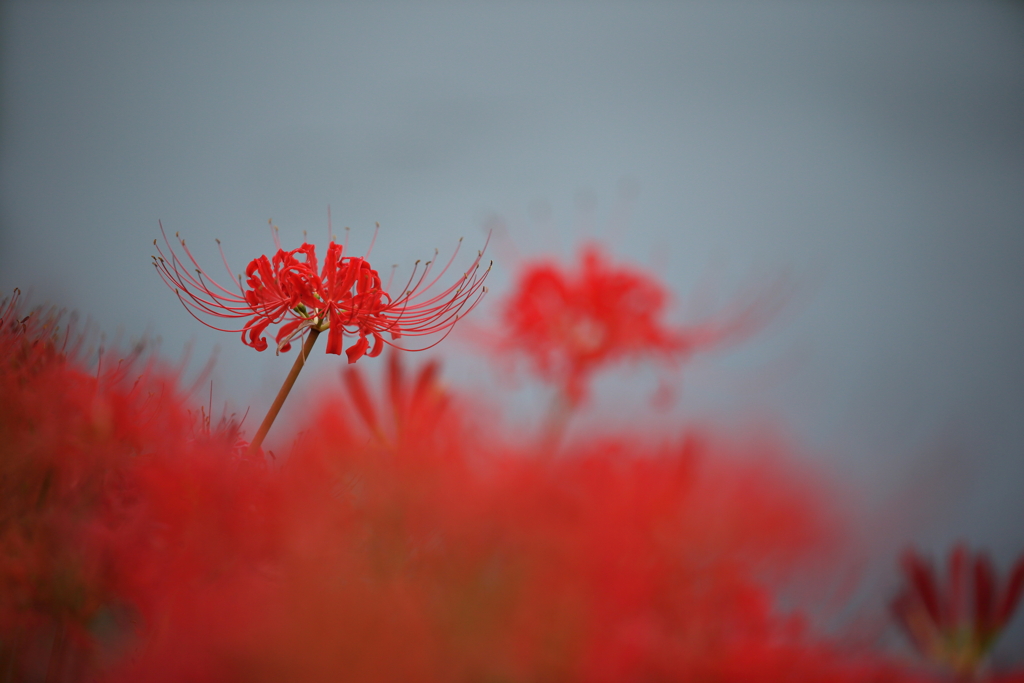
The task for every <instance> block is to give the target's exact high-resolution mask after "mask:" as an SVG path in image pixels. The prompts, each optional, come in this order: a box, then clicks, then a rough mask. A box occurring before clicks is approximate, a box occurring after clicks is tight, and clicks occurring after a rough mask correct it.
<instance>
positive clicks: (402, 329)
mask: <svg viewBox="0 0 1024 683" xmlns="http://www.w3.org/2000/svg"><path fill="white" fill-rule="evenodd" d="M160 231H161V233H163V225H161V226H160ZM163 234H164V242H165V244H166V245H167V250H168V251H167V254H165V253H164V252H163V250H162V249H160V246H159V244H157V241H156V240H154V241H153V244H154V245H156V247H157V251H158V253H159V256H154V257H153V264H154V265H155V266H156V269H157V272H158V273H159V274H160V276H161V277H162V278H163V280H164V282H165V283H166V284H167V285H168V286H169V287H171V288H172V289H174V290H175V292H176V293H177V295H178V298H179V299H181V302H182V303H183V304H185V306H186V308H188V310H189V312H190V313H192V315H193V317H195V318H196V319H197V320H199V321H200V322H202V323H203V324H204V325H207V326H208V327H211V328H213V329H216V330H221V331H224V332H241V333H242V343H244V344H245V345H246V346H251V347H252V348H254V349H256V350H257V351H263V350H264V349H266V348H267V340H266V338H265V337H263V333H264V331H265V330H266V329H267V327H269V326H270V325H280V328H278V332H277V336H276V339H275V341H276V342H277V350H278V352H281V351H288V350H289V349H290V348H291V342H292V341H293V340H294V339H296V338H303V337H305V335H306V334H307V333H308V332H310V331H314V330H315V331H316V332H318V333H319V332H323V331H325V330H328V331H329V332H328V337H327V353H333V354H339V355H340V354H341V350H342V347H343V344H344V336H345V335H346V334H349V335H354V336H356V337H357V339H356V341H355V343H354V344H352V345H351V346H349V347H348V348H347V349H345V353H346V354H347V355H348V362H349V363H355V362H356V361H357V360H359V359H360V358H362V357H363V356H364V355H368V356H370V357H374V356H377V355H379V354H380V352H381V351H382V350H383V348H384V344H391V342H392V341H394V340H397V339H399V338H401V337H409V336H413V337H415V336H424V335H431V334H435V333H439V332H443V333H445V334H447V333H448V332H449V331H450V330H451V329H452V327H453V326H454V325H455V323H456V322H458V320H459V319H460V318H461V317H462V316H464V315H466V314H467V313H468V312H469V311H470V310H472V309H473V307H474V306H476V304H477V303H478V302H479V301H480V298H481V297H482V296H483V294H484V293H485V292H486V291H487V289H486V287H484V286H483V283H484V280H485V279H486V277H487V273H488V272H489V271H490V268H489V267H488V268H487V269H484V270H483V272H481V271H480V261H481V259H482V257H483V251H480V252H478V253H477V257H476V260H474V261H473V263H472V264H471V266H470V268H469V269H468V270H467V271H466V272H465V273H463V275H462V277H461V278H459V279H458V281H456V282H455V283H454V284H452V285H451V286H450V287H448V288H447V289H444V290H443V291H439V292H437V293H435V294H433V295H430V294H429V292H430V291H431V290H432V289H433V288H434V286H435V285H436V284H437V283H438V281H439V280H440V279H441V278H442V277H443V276H444V274H445V273H446V272H447V271H448V269H449V267H451V264H452V262H453V261H454V260H455V255H456V254H458V251H459V250H458V248H456V250H455V253H453V254H452V257H451V259H449V260H448V263H447V264H445V266H444V267H443V268H442V269H441V272H440V273H437V275H436V276H433V277H432V276H431V271H432V267H433V265H434V262H433V261H428V262H426V263H425V264H424V265H423V268H422V269H421V268H420V262H419V261H417V262H416V267H415V268H414V269H413V272H412V275H411V276H410V277H409V281H408V282H407V283H406V285H405V287H404V288H402V290H401V292H399V293H398V294H396V295H392V294H389V293H388V291H387V290H388V289H390V283H389V286H387V287H385V286H384V285H383V283H382V281H381V278H380V275H379V274H378V272H377V271H376V270H374V269H373V268H372V267H371V266H370V264H369V262H368V261H367V260H366V259H365V258H363V257H353V256H344V255H343V252H344V250H345V248H344V246H343V245H341V244H337V243H335V242H333V241H332V242H331V243H330V245H328V247H327V257H326V260H325V262H324V265H323V268H322V269H320V270H318V266H317V258H316V248H315V247H314V246H313V245H312V244H308V243H307V244H303V245H302V246H301V247H299V248H298V249H293V250H291V251H285V250H284V249H282V248H281V245H280V243H279V242H278V243H277V246H278V250H277V253H276V254H274V256H273V257H272V258H268V257H267V256H260V257H259V258H256V259H253V260H252V261H251V262H250V263H249V265H248V266H247V267H246V269H245V280H244V284H243V278H242V276H239V277H238V278H237V281H238V289H237V291H236V290H235V289H234V287H232V288H230V289H229V288H227V287H223V286H221V285H220V284H218V283H217V282H216V281H214V280H213V279H212V278H211V277H210V276H209V275H208V274H207V273H206V272H205V271H204V270H203V269H202V268H201V267H200V266H199V264H198V263H197V262H196V260H195V258H194V257H193V256H192V253H191V252H190V251H189V249H188V247H187V246H186V245H185V240H183V239H181V238H180V237H178V239H179V242H180V244H181V247H182V249H183V250H184V252H185V255H186V257H187V259H188V261H189V262H190V263H191V265H189V264H187V263H185V262H184V261H183V260H182V259H179V258H178V256H177V254H176V253H175V252H174V250H173V248H172V247H171V244H170V241H169V240H168V239H167V235H166V233H163ZM176 237H177V235H176ZM274 239H275V242H277V235H276V233H275V235H274ZM217 244H218V245H219V244H220V240H218V241H217ZM460 244H461V240H460ZM485 248H486V245H485ZM221 257H222V259H223V260H224V267H225V268H226V269H227V271H228V274H229V275H230V276H231V279H232V280H233V281H234V280H235V279H236V278H235V275H234V274H233V273H232V272H231V268H230V267H229V266H228V265H227V259H226V258H224V254H223V250H222V251H221ZM192 270H194V271H195V275H193V274H192V272H191V271H192ZM201 316H203V317H213V318H225V319H247V320H246V322H245V324H244V325H243V326H242V327H241V328H239V329H224V328H221V327H216V326H214V325H210V324H209V323H207V322H205V321H204V320H203V319H202V317H201ZM385 335H387V336H389V337H390V340H389V339H386V338H385ZM371 338H372V340H373V345H372V348H371V345H370V339H371ZM435 343H436V342H435ZM431 346H432V345H431ZM426 348H430V347H429V346H428V347H426Z"/></svg>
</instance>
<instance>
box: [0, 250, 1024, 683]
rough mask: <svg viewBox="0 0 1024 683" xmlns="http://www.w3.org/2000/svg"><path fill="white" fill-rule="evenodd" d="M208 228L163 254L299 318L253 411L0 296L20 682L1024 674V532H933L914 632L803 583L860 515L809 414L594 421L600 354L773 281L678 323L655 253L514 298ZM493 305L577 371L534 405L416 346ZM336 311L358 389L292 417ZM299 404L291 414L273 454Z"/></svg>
mask: <svg viewBox="0 0 1024 683" xmlns="http://www.w3.org/2000/svg"><path fill="white" fill-rule="evenodd" d="M183 248H184V242H180V247H179V246H176V247H174V248H172V246H171V244H170V243H166V245H165V248H163V249H162V251H161V256H160V257H159V258H157V259H156V265H157V269H158V271H159V272H160V274H161V275H162V276H163V277H164V278H165V280H166V281H167V282H168V283H169V284H170V285H171V287H172V289H173V290H174V291H175V292H176V293H177V295H178V296H179V298H181V300H182V301H183V303H185V304H186V306H188V307H189V310H190V312H192V313H193V315H195V316H196V317H197V318H199V319H200V320H202V321H203V322H206V323H207V324H209V325H211V326H213V327H216V328H218V329H228V330H229V331H234V332H236V333H240V334H241V335H242V341H243V343H245V344H246V345H248V346H251V347H253V348H254V349H256V350H263V349H267V348H268V346H269V345H268V342H267V341H266V339H265V338H264V336H263V335H264V333H265V331H266V330H268V329H269V328H271V327H272V326H277V328H276V329H277V333H276V340H275V342H274V344H275V346H276V348H277V350H278V351H279V352H280V353H289V352H290V353H291V354H293V355H294V356H295V360H294V365H293V367H292V372H291V373H290V374H289V380H288V381H286V383H285V387H283V388H282V392H281V394H280V395H279V402H278V403H276V404H275V405H276V409H272V410H271V413H272V414H270V415H268V416H267V419H265V420H264V423H263V425H262V427H261V429H260V432H259V434H258V435H257V436H256V437H249V436H247V434H246V433H244V431H243V429H242V428H241V426H240V425H239V424H238V423H237V422H236V421H234V420H232V419H230V418H224V419H220V420H217V419H215V418H214V417H213V416H212V415H211V414H210V412H211V411H210V409H209V408H208V407H207V406H205V405H203V402H202V401H201V400H200V399H196V398H195V392H193V391H191V390H189V388H188V387H185V386H183V384H182V379H181V374H182V373H181V369H180V368H174V367H171V366H170V365H168V364H166V363H164V362H163V361H161V360H160V359H159V358H156V357H152V356H149V355H147V354H145V353H144V352H142V351H138V350H135V351H133V350H130V349H129V350H120V351H111V350H108V351H106V352H105V353H103V354H102V355H100V356H99V357H100V358H101V361H100V362H99V363H98V364H97V363H96V360H95V359H96V357H97V353H96V350H95V349H93V348H90V338H89V335H87V334H83V333H81V332H80V331H76V328H75V325H74V321H73V320H72V319H71V318H69V317H68V316H65V315H64V314H62V313H61V312H60V311H57V310H55V309H50V310H46V309H28V308H26V307H25V306H24V305H23V303H22V302H21V301H19V299H18V295H17V293H16V294H15V295H14V296H13V297H10V298H9V299H7V300H6V301H5V302H4V303H3V304H2V305H0V683H6V682H8V681H111V682H119V681H167V682H171V681H174V682H181V681H210V682H211V683H212V682H231V681H239V682H241V681H253V682H256V681H285V680H287V681H393V682H399V681H401V682H413V681H424V682H426V681H452V682H456V681H459V682H463V681H464V682H467V683H468V682H481V683H483V682H491V683H498V682H509V683H512V682H519V681H523V682H525V681H531V682H540V681H552V682H555V681H566V682H568V681H580V682H587V683H590V682H594V683H599V682H608V683H613V682H615V683H617V682H633V681H635V682H640V681H645V682H653V681H722V682H725V681H737V682H740V681H794V682H795V681H878V682H882V681H892V682H909V681H940V680H1001V681H1024V673H1022V672H1020V671H1016V672H1014V671H992V670H991V668H990V667H989V666H988V663H987V654H988V652H989V650H990V649H991V646H992V645H993V643H994V642H995V641H996V639H997V637H998V635H999V632H1000V631H1001V630H1002V629H1003V627H1004V626H1005V625H1006V624H1007V623H1008V622H1009V620H1010V619H1011V618H1012V617H1013V613H1014V609H1015V607H1016V605H1017V603H1018V602H1019V599H1020V596H1021V591H1022V589H1024V560H1021V561H1019V562H1018V563H1017V564H1016V565H1015V566H1014V567H1012V568H1003V569H1002V570H997V569H996V568H995V567H993V566H992V564H991V562H990V561H989V560H988V559H987V558H986V556H985V555H984V554H982V553H979V554H977V555H972V554H971V553H969V552H968V551H967V550H966V549H965V548H957V549H955V550H954V551H953V553H952V556H951V560H950V570H949V571H948V572H945V571H943V572H938V573H936V571H935V569H934V568H933V567H932V566H931V565H929V564H928V562H927V560H925V559H924V558H921V557H919V556H917V555H916V554H914V553H912V552H908V554H907V555H906V557H905V558H904V571H905V574H906V579H905V581H906V584H905V590H904V591H903V592H902V593H901V594H899V595H897V596H892V597H893V603H892V604H893V609H892V619H893V620H895V622H896V623H898V624H899V625H900V626H901V627H902V628H903V630H904V633H905V636H906V642H907V643H908V645H909V646H911V647H913V648H914V650H913V651H914V652H916V653H917V655H918V656H917V658H916V659H911V658H910V657H909V656H898V655H897V654H893V651H890V650H881V649H874V648H872V647H869V646H866V645H864V644H863V639H861V638H858V639H853V638H847V637H845V636H844V634H843V633H841V632H840V633H836V632H834V631H827V630H825V629H821V628H818V627H816V626H815V625H814V624H813V620H812V619H811V618H810V617H809V616H808V615H806V614H805V613H804V612H803V608H802V607H801V606H800V605H795V606H794V605H791V604H789V605H787V606H785V607H784V606H783V605H784V604H785V603H786V600H785V599H784V598H785V597H786V595H787V593H786V591H787V587H791V586H792V585H794V583H800V582H811V581H814V580H815V579H814V577H815V576H820V575H821V573H822V572H827V570H828V568H829V566H830V564H829V563H830V560H829V558H830V557H832V556H833V553H834V551H835V550H836V546H837V545H838V544H841V543H842V538H843V529H844V527H845V525H846V524H847V523H848V522H849V520H844V519H843V518H842V514H841V512H840V511H839V510H838V509H835V506H834V505H833V503H832V502H831V501H832V499H833V497H832V495H831V493H830V492H831V484H830V482H829V479H828V473H827V472H811V471H808V468H807V464H806V462H804V463H798V462H796V460H795V459H794V458H792V457H791V455H790V454H789V453H788V452H787V447H786V445H785V444H783V443H780V442H779V441H778V440H776V439H769V438H754V437H751V438H746V439H741V438H738V437H735V436H730V435H724V434H716V433H714V432H713V431H712V430H709V429H697V428H693V427H687V426H685V425H682V426H676V427H675V428H673V429H668V428H663V429H661V430H660V431H655V430H651V429H645V430H643V431H640V430H633V431H628V430H621V429H617V430H609V431H607V432H604V433H602V432H600V431H595V432H592V433H589V434H587V435H586V437H585V438H570V437H569V436H567V431H566V424H567V422H568V421H569V420H570V419H572V417H573V416H574V415H575V414H577V413H578V412H581V411H585V410H586V406H587V398H588V393H589V388H590V384H591V381H592V380H593V378H594V377H595V376H596V375H597V374H598V373H600V372H602V371H603V370H605V369H606V368H608V367H610V366H613V365H618V364H621V363H626V362H637V361H650V362H669V363H681V362H684V361H685V360H686V359H687V358H688V357H690V356H691V355H692V354H694V353H699V352H700V351H702V350H703V349H706V348H710V347H713V346H715V345H716V344H719V343H722V342H723V341H725V340H730V339H735V338H737V337H738V336H743V335H746V334H747V333H748V332H750V331H751V330H753V329H754V328H756V326H757V321H756V318H757V312H756V311H753V312H752V311H751V310H745V311H744V312H743V313H742V314H740V315H735V316H732V317H729V318H722V319H713V320H709V321H704V322H702V323H700V324H694V325H693V326H690V327H681V326H674V325H672V324H670V323H668V322H667V313H668V302H669V293H668V292H667V291H666V290H665V288H664V287H663V286H662V285H661V284H660V283H659V282H658V280H657V279H656V278H655V277H653V276H652V275H651V274H649V273H647V272H645V271H643V270H641V269H638V268H634V267H630V266H625V265H621V264H617V263H616V262H615V259H613V258H612V257H611V256H609V255H607V254H606V253H604V252H603V251H602V250H601V249H600V248H599V247H597V246H591V247H588V248H586V249H585V250H583V251H582V256H581V259H580V263H579V264H571V263H570V264H565V263H559V262H554V261H537V262H527V263H524V264H523V265H522V268H521V272H519V274H518V277H517V279H516V282H517V286H516V289H515V291H514V292H513V294H512V295H511V296H510V297H508V298H507V299H505V300H496V301H493V302H492V301H491V300H490V299H489V298H487V297H483V295H484V293H485V292H486V290H485V289H484V279H485V278H486V269H485V267H484V266H483V263H484V261H482V256H481V255H477V256H475V257H474V258H475V260H473V261H472V262H471V264H470V265H469V266H468V268H467V269H466V270H454V268H455V266H454V265H453V263H454V261H451V262H449V263H448V265H447V266H444V265H442V264H438V266H437V267H433V266H432V264H429V263H428V264H425V270H424V269H423V268H421V269H419V271H418V272H416V273H414V274H413V276H412V277H411V278H410V280H409V282H408V283H407V284H405V285H404V287H403V286H401V283H399V285H398V286H397V287H394V288H393V287H392V286H391V284H392V283H385V282H383V280H382V278H381V277H380V276H379V275H378V273H377V271H376V270H374V269H373V268H372V267H371V266H370V265H369V263H368V262H367V261H366V259H364V258H358V257H350V256H348V255H347V254H344V250H343V248H342V247H341V246H340V245H334V244H332V245H331V247H330V248H329V249H328V251H327V254H326V256H325V261H324V263H323V264H322V266H323V267H322V268H320V264H318V262H317V260H316V254H315V250H314V248H313V247H312V246H311V245H303V246H302V247H300V248H299V249H296V250H293V251H285V250H284V249H280V248H279V249H278V251H277V253H276V254H275V255H273V256H270V257H266V256H264V257H261V258H259V259H255V260H253V261H252V263H251V264H250V265H249V266H248V267H247V268H246V269H245V271H244V276H242V277H241V278H236V277H235V275H234V274H233V273H230V271H229V279H228V280H226V281H228V282H229V283H230V285H227V286H221V285H218V284H217V283H216V281H215V280H214V279H213V278H212V277H211V276H210V275H209V274H207V272H206V271H205V270H203V269H202V268H201V267H199V264H196V263H194V261H192V260H191V256H190V255H189V254H188V252H187V249H185V250H184V251H183ZM236 282H237V287H236V286H234V285H235V283H236ZM481 297H483V298H481ZM478 304H479V305H480V306H491V305H493V306H495V307H496V310H500V311H501V312H502V317H501V319H502V320H503V325H504V327H503V328H502V329H500V330H496V331H495V333H494V335H493V337H494V340H495V341H494V343H493V344H492V348H488V349H484V351H485V352H486V353H488V354H502V355H508V356H510V357H515V358H518V359H520V360H521V361H522V362H521V363H520V366H521V367H523V368H525V369H526V370H527V371H529V372H532V373H533V374H534V375H535V376H536V377H537V378H538V379H539V380H541V381H543V382H546V383H547V384H548V385H549V386H550V389H551V392H552V395H553V396H554V399H553V400H552V402H551V405H550V407H547V408H545V410H546V411H547V412H546V413H545V414H544V415H543V416H542V417H541V418H540V423H541V425H542V426H541V427H539V428H538V429H537V430H536V433H529V434H521V433H516V431H515V430H512V429H509V428H508V426H507V425H502V424H500V423H499V418H498V417H496V415H498V414H500V410H486V409H482V406H493V405H494V403H495V401H497V402H498V403H499V404H500V397H494V396H488V397H486V398H484V397H480V396H475V395H472V393H471V392H464V391H460V390H459V389H458V388H457V387H451V386H449V385H447V384H446V383H445V382H444V381H442V378H443V368H442V367H441V366H440V365H439V364H438V363H437V362H436V361H435V360H433V359H431V358H430V356H429V352H427V353H424V354H419V355H414V354H410V353H408V351H407V350H406V349H409V348H419V347H416V346H411V347H404V346H403V343H404V342H405V341H406V340H407V339H409V338H413V337H416V336H418V335H432V336H433V337H429V336H428V337H425V339H427V341H428V343H429V342H430V341H431V340H433V341H436V338H438V337H440V336H442V335H444V334H445V333H446V332H447V331H448V330H450V329H451V327H452V326H453V325H455V324H456V323H457V322H458V321H459V320H460V319H461V318H462V317H463V316H464V315H466V314H467V313H468V312H469V311H470V310H471V309H472V308H473V307H474V306H477V305H478ZM183 315H184V312H183ZM232 321H235V322H237V325H235V324H233V323H232ZM322 332H327V335H328V341H327V344H326V351H327V353H328V354H337V355H338V358H337V361H336V362H337V367H338V370H337V373H338V374H337V381H336V383H335V385H334V389H333V390H327V391H324V393H323V395H319V396H316V397H315V398H313V399H310V401H309V403H310V405H315V406H316V409H315V410H313V411H311V412H309V413H308V414H307V415H305V417H304V419H303V421H302V423H300V424H285V423H283V422H281V421H277V422H275V417H276V414H277V413H276V410H277V409H279V408H280V403H283V402H284V401H285V399H286V398H287V396H288V393H289V390H290V389H291V386H292V384H294V383H295V382H296V379H297V378H298V377H299V375H300V371H301V370H302V368H303V365H304V362H305V358H306V357H307V356H308V355H309V354H310V353H314V352H316V351H318V350H319V349H318V347H316V346H315V341H316V339H317V335H319V334H320V333H322ZM293 342H301V345H300V344H298V343H296V344H294V345H293ZM389 345H390V346H393V347H395V348H386V347H388V346H389ZM426 345H427V343H425V344H422V345H421V346H426ZM300 346H301V348H300ZM343 350H344V351H345V353H346V355H345V356H341V352H342V351H343ZM330 359H331V360H332V361H334V360H335V359H334V356H333V355H332V356H331V358H330ZM373 359H375V360H373ZM346 361H347V362H346ZM282 362H287V360H285V359H282ZM368 363H379V364H382V365H383V366H384V367H383V369H384V371H383V372H382V373H380V380H379V381H372V380H371V379H369V377H370V375H369V374H367V373H365V372H364V370H363V368H364V366H365V365H366V364H368ZM373 376H376V375H373ZM299 384H300V386H301V380H299ZM642 409H643V408H642V407H637V409H636V410H637V412H638V413H639V412H640V411H642ZM622 410H623V412H625V413H628V412H629V411H630V408H629V406H623V407H622ZM271 428H273V429H274V430H275V432H278V431H279V432H280V433H281V434H287V435H289V436H290V437H291V444H292V445H291V447H290V449H289V450H288V451H287V452H286V453H277V454H275V457H274V458H270V457H269V456H268V454H265V453H264V452H263V450H262V448H261V442H262V436H265V435H266V433H267V431H268V430H269V429H271ZM894 564H895V562H894ZM837 569H838V568H837ZM894 570H895V569H894ZM906 651H907V652H910V651H911V650H909V649H907V650H906Z"/></svg>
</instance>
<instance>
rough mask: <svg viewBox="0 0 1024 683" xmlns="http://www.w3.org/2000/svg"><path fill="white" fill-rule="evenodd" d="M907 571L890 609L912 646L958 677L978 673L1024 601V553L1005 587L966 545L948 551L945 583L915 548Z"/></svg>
mask: <svg viewBox="0 0 1024 683" xmlns="http://www.w3.org/2000/svg"><path fill="white" fill-rule="evenodd" d="M903 572H904V574H905V575H906V578H907V586H906V587H905V588H904V589H903V591H902V592H901V593H900V594H899V595H898V596H897V597H896V599H895V600H894V601H893V603H892V609H893V612H894V613H895V615H896V618H897V619H898V620H899V624H900V625H901V626H902V627H903V630H904V631H905V632H906V633H907V636H908V637H909V638H910V640H911V642H912V643H913V644H914V647H915V648H916V649H917V650H918V652H920V653H921V654H922V655H923V656H924V657H926V658H928V659H930V660H932V661H933V662H936V663H938V664H941V665H943V666H946V667H949V668H951V669H952V670H953V671H954V672H955V673H957V674H959V675H969V674H971V673H973V672H974V671H976V670H977V669H978V667H979V666H980V665H981V664H982V663H983V661H984V659H985V657H986V656H987V654H988V652H989V650H990V649H991V648H992V645H993V644H994V643H995V641H996V639H997V637H998V636H999V634H1000V632H1001V631H1002V630H1003V628H1004V627H1005V626H1006V624H1007V623H1008V622H1009V621H1010V617H1012V616H1013V613H1014V611H1015V610H1016V608H1017V603H1018V602H1020V598H1021V593H1022V591H1024V557H1021V558H1019V559H1018V560H1017V562H1016V564H1015V565H1014V566H1013V569H1012V570H1011V572H1010V576H1009V579H1008V580H1007V582H1006V583H1005V584H1003V585H1002V586H1000V584H999V581H998V577H997V576H996V574H995V570H994V569H993V567H992V562H991V560H989V558H988V556H987V555H985V554H984V553H979V554H977V555H975V556H974V557H973V558H972V557H971V554H970V553H969V551H968V550H967V548H966V547H964V546H963V545H958V546H957V547H956V548H954V549H953V551H952V552H951V553H950V555H949V575H948V579H947V581H946V582H945V583H944V584H943V583H942V582H941V581H940V580H939V579H938V577H937V576H936V573H935V571H934V569H933V567H932V565H931V563H929V562H928V561H927V560H925V559H924V558H922V557H921V556H920V555H918V554H917V553H915V552H914V551H913V550H908V551H907V552H906V553H905V554H904V556H903Z"/></svg>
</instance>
